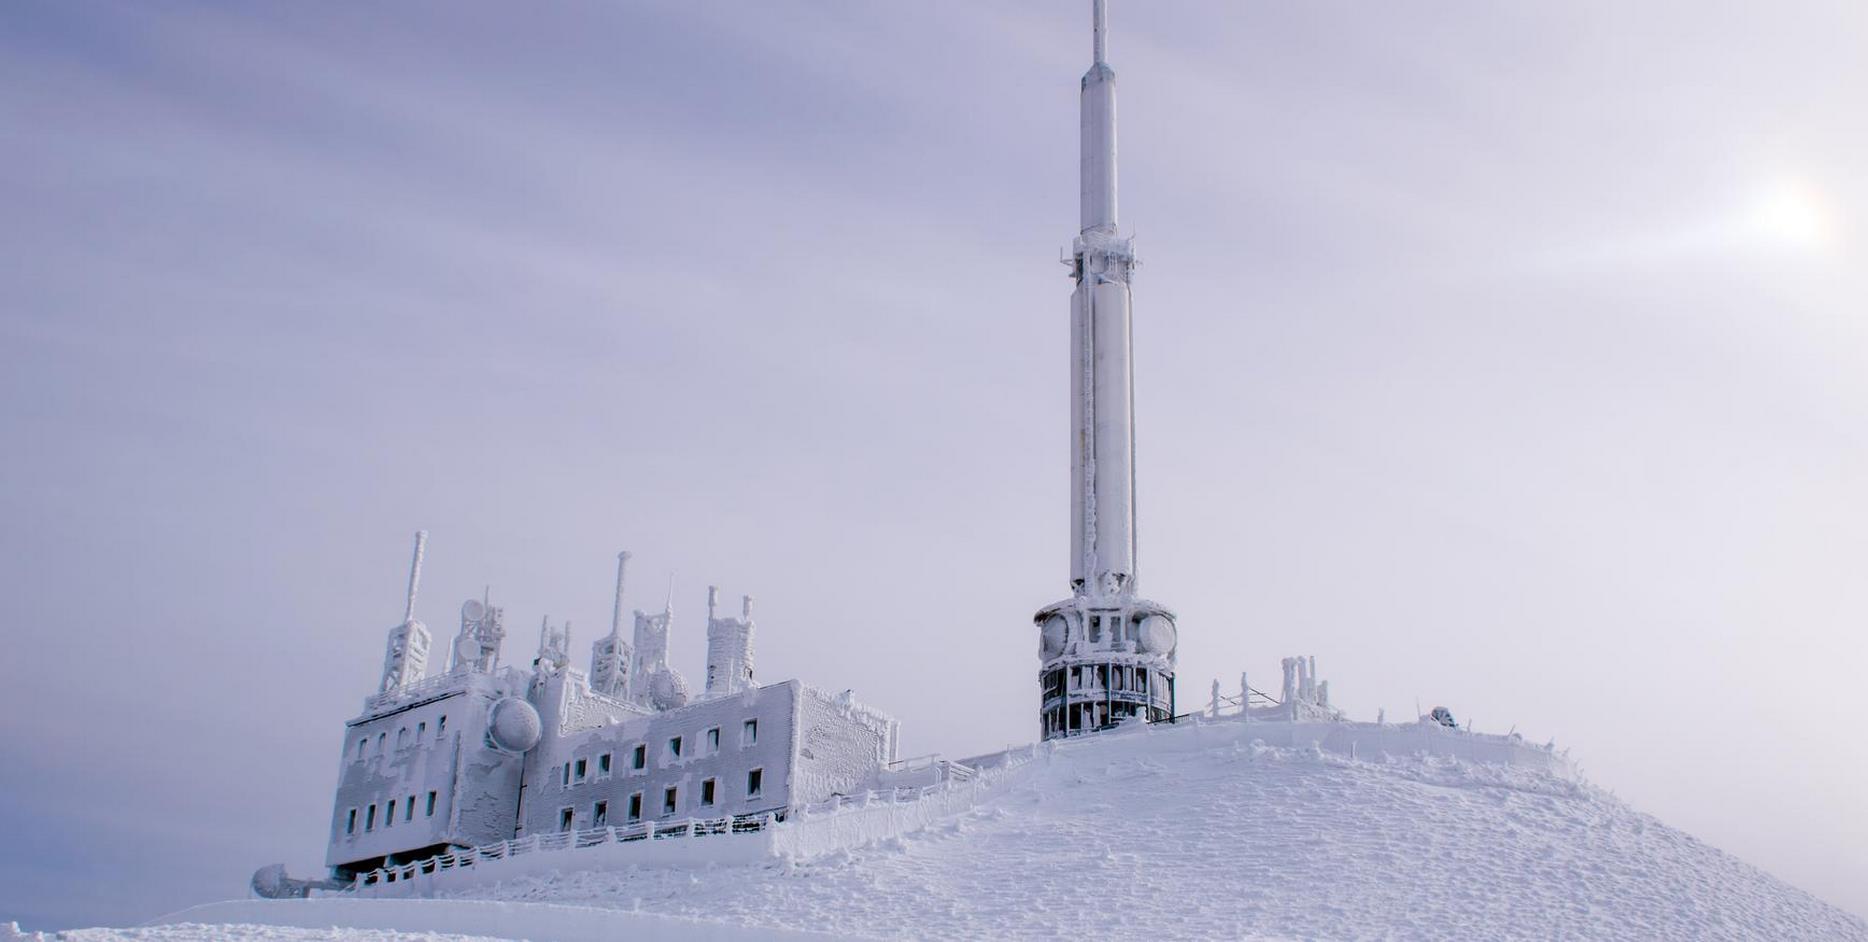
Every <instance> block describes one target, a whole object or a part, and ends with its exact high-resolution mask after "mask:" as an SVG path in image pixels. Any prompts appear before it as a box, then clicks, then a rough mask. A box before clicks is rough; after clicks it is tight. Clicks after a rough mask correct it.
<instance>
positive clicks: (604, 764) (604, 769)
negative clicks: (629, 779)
mask: <svg viewBox="0 0 1868 942" xmlns="http://www.w3.org/2000/svg"><path fill="white" fill-rule="evenodd" d="M609 774H610V754H609V753H607V752H606V753H604V754H603V755H600V756H598V757H597V775H598V777H604V776H607V775H609Z"/></svg>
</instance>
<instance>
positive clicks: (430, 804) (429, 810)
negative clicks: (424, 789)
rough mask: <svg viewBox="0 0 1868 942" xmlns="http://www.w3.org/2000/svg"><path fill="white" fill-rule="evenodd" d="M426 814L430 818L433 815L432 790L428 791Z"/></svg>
mask: <svg viewBox="0 0 1868 942" xmlns="http://www.w3.org/2000/svg"><path fill="white" fill-rule="evenodd" d="M427 816H428V817H430V818H432V817H434V816H435V793H434V792H429V793H428V815H427Z"/></svg>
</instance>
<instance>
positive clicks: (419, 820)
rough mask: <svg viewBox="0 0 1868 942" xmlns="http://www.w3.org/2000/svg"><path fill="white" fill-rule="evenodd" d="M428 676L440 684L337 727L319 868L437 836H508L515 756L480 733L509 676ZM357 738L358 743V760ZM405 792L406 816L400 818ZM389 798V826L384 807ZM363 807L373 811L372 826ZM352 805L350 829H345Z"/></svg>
mask: <svg viewBox="0 0 1868 942" xmlns="http://www.w3.org/2000/svg"><path fill="white" fill-rule="evenodd" d="M433 680H434V681H442V682H441V683H440V684H438V685H436V686H434V687H431V688H422V692H421V693H419V694H417V695H414V696H411V697H409V698H407V699H406V700H405V701H401V702H391V703H389V704H386V705H384V706H383V707H381V708H379V709H377V710H375V711H372V712H371V713H366V714H365V715H364V716H361V717H359V718H357V719H355V720H352V721H351V722H350V723H349V724H346V726H345V729H344V745H343V755H342V757H341V760H340V765H339V769H338V784H337V794H336V798H335V801H334V803H333V808H332V815H331V832H330V833H331V838H330V843H329V845H328V847H327V850H326V854H325V862H326V864H327V865H330V866H339V865H343V864H347V863H351V862H355V861H360V860H368V859H371V858H376V857H382V856H385V855H389V854H399V853H406V852H409V851H414V850H419V849H421V848H425V847H430V846H433V845H435V844H441V843H448V844H459V845H477V844H484V843H489V842H494V841H499V840H504V839H505V838H507V837H510V836H511V835H512V828H513V825H514V823H515V821H516V814H517V810H518V794H519V771H520V767H521V763H520V760H519V758H518V757H517V756H508V755H506V754H503V753H500V752H498V751H496V750H493V749H491V748H488V747H487V745H486V743H485V741H484V740H485V731H486V722H487V713H488V711H489V709H490V708H491V706H492V704H493V703H494V701H496V700H497V699H499V698H500V697H503V696H510V695H513V694H516V693H518V692H519V690H518V684H519V683H520V681H519V680H518V677H517V675H516V674H514V673H512V672H507V673H505V674H502V675H487V674H459V675H444V677H442V678H434V679H433ZM431 682H432V681H431ZM443 717H445V718H446V720H445V723H444V722H443ZM359 742H362V743H363V744H364V747H363V756H362V758H361V759H359V758H358V750H357V744H358V743H359ZM379 743H381V745H380V746H379V745H378V744H379ZM430 791H433V792H435V793H436V806H435V810H434V813H433V814H432V815H430V814H429V813H428V808H427V797H428V793H429V792H430ZM411 796H413V797H414V798H415V815H416V816H415V818H414V819H413V820H409V819H408V818H407V817H406V814H407V809H408V799H409V798H410V797H411ZM392 799H393V800H394V801H395V802H396V808H395V814H394V823H393V824H392V823H389V821H390V816H389V813H388V812H387V810H386V808H387V805H388V803H389V801H391V800H392ZM371 807H375V808H376V809H377V811H376V821H375V826H374V827H371V826H370V821H369V809H370V808H371ZM353 808H354V809H356V811H357V819H356V826H355V829H354V831H353V830H351V829H350V827H349V817H350V815H349V812H350V810H351V809H353Z"/></svg>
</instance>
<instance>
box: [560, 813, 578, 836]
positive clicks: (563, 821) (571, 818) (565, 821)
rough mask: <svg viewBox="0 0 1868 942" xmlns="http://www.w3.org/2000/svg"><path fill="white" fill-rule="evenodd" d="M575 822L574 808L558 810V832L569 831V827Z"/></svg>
mask: <svg viewBox="0 0 1868 942" xmlns="http://www.w3.org/2000/svg"><path fill="white" fill-rule="evenodd" d="M576 821H577V809H576V808H560V809H558V830H560V831H569V830H570V829H571V825H572V824H573V823H575V822H576Z"/></svg>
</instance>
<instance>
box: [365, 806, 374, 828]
mask: <svg viewBox="0 0 1868 942" xmlns="http://www.w3.org/2000/svg"><path fill="white" fill-rule="evenodd" d="M363 829H364V830H365V831H374V830H376V806H375V805H371V806H370V807H369V808H368V810H367V811H366V812H365V813H364V816H363Z"/></svg>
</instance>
